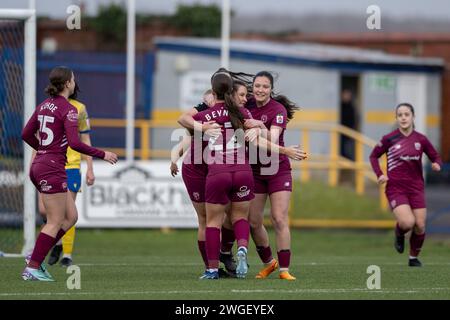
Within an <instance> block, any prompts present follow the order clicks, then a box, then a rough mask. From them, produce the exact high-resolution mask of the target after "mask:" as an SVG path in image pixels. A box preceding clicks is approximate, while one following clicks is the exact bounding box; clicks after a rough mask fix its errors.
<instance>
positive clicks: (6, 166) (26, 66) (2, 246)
mask: <svg viewBox="0 0 450 320" xmlns="http://www.w3.org/2000/svg"><path fill="white" fill-rule="evenodd" d="M34 4H35V2H34V0H30V8H32V9H0V56H1V60H0V118H1V119H0V120H1V125H0V133H1V135H0V140H1V141H0V147H1V148H0V149H1V154H0V174H1V175H0V192H1V193H2V194H3V197H4V198H3V199H2V200H3V201H2V202H3V203H1V204H0V223H1V224H0V235H1V236H0V251H4V252H1V254H2V255H4V256H14V255H24V254H27V253H29V251H30V250H32V249H33V245H34V241H35V232H36V231H35V228H36V193H35V189H34V186H33V185H32V183H31V182H30V180H29V179H28V168H29V165H30V160H31V153H32V150H31V148H30V147H29V146H28V145H25V143H23V142H22V140H21V136H20V133H21V130H22V128H23V126H24V123H25V122H26V121H27V120H28V119H29V117H30V116H31V115H32V113H33V111H34V108H35V102H36V12H35V10H34V7H35V6H34ZM22 30H23V31H22ZM21 31H22V34H20V32H21ZM20 42H22V43H20ZM22 223H23V225H22ZM18 227H22V229H23V241H22V239H20V238H21V237H19V238H17V236H16V239H13V240H10V239H8V232H7V229H8V228H15V229H17V228H18ZM2 229H3V230H2ZM5 230H6V231H5ZM15 233H16V234H17V231H16V232H15ZM11 234H12V233H11ZM14 242H15V243H14ZM5 252H7V253H5Z"/></svg>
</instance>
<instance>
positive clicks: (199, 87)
mask: <svg viewBox="0 0 450 320" xmlns="http://www.w3.org/2000/svg"><path fill="white" fill-rule="evenodd" d="M213 73H214V71H211V72H203V71H189V72H186V73H185V74H183V75H182V76H181V80H180V90H181V91H180V107H181V110H189V109H191V108H192V107H194V106H196V105H197V104H199V103H200V102H202V98H203V94H204V93H205V91H206V90H208V89H211V75H212V74H213Z"/></svg>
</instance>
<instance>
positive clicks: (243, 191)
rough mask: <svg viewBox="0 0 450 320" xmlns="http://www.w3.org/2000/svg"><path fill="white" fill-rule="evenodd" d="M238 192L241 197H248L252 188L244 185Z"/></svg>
mask: <svg viewBox="0 0 450 320" xmlns="http://www.w3.org/2000/svg"><path fill="white" fill-rule="evenodd" d="M236 194H237V196H238V197H239V198H243V197H246V196H248V195H249V194H250V189H249V188H248V187H247V186H242V187H240V188H239V192H237V193H236Z"/></svg>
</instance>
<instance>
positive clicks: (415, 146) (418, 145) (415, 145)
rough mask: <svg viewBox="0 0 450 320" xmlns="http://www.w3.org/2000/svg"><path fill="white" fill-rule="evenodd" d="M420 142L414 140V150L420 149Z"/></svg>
mask: <svg viewBox="0 0 450 320" xmlns="http://www.w3.org/2000/svg"><path fill="white" fill-rule="evenodd" d="M420 147H421V144H420V142H415V143H414V148H416V150H420Z"/></svg>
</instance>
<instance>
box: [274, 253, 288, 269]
mask: <svg viewBox="0 0 450 320" xmlns="http://www.w3.org/2000/svg"><path fill="white" fill-rule="evenodd" d="M277 255H278V263H279V264H280V268H286V269H287V268H289V264H290V263H291V250H280V251H278V252H277Z"/></svg>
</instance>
